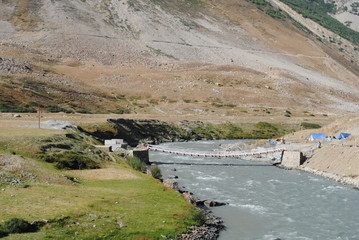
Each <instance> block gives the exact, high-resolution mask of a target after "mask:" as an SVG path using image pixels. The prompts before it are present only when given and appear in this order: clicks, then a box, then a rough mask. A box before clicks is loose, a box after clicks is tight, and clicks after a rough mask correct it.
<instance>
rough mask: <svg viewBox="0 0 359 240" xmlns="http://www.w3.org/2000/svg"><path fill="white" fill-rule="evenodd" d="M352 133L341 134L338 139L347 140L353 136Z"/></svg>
mask: <svg viewBox="0 0 359 240" xmlns="http://www.w3.org/2000/svg"><path fill="white" fill-rule="evenodd" d="M351 135H352V134H351V133H339V136H338V139H339V140H343V139H346V138H347V137H349V136H351Z"/></svg>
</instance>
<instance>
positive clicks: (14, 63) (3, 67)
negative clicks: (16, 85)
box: [0, 57, 33, 74]
mask: <svg viewBox="0 0 359 240" xmlns="http://www.w3.org/2000/svg"><path fill="white" fill-rule="evenodd" d="M32 71H33V70H32V68H31V67H30V66H29V65H28V64H26V63H24V62H21V61H20V60H16V59H13V58H3V57H0V73H1V74H18V73H31V72H32Z"/></svg>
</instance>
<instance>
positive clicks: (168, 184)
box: [163, 179, 179, 191]
mask: <svg viewBox="0 0 359 240" xmlns="http://www.w3.org/2000/svg"><path fill="white" fill-rule="evenodd" d="M163 185H164V186H166V187H169V188H172V189H174V190H176V191H178V190H179V186H178V182H176V181H174V180H172V179H165V180H163Z"/></svg>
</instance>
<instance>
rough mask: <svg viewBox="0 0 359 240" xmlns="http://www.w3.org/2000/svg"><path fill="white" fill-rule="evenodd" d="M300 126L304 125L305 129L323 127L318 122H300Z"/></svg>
mask: <svg viewBox="0 0 359 240" xmlns="http://www.w3.org/2000/svg"><path fill="white" fill-rule="evenodd" d="M300 126H302V127H303V128H304V129H313V128H321V127H322V126H320V125H319V124H317V123H307V122H302V123H301V124H300Z"/></svg>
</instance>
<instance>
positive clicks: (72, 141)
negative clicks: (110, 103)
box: [0, 129, 200, 239]
mask: <svg viewBox="0 0 359 240" xmlns="http://www.w3.org/2000/svg"><path fill="white" fill-rule="evenodd" d="M29 131H30V130H29ZM26 132H27V131H24V135H21V134H14V135H12V134H8V132H7V131H5V130H3V131H2V132H1V133H0V206H1V211H0V230H1V225H4V223H6V221H9V220H10V219H12V218H21V219H24V220H26V221H28V222H29V223H31V222H33V221H44V222H46V224H45V225H44V226H42V227H41V228H40V229H39V231H37V232H31V233H17V234H9V235H8V236H6V237H4V238H3V239H164V238H166V237H175V236H178V235H179V234H180V233H181V232H184V231H186V230H187V229H188V228H189V226H191V225H194V224H197V223H198V222H197V221H196V219H198V215H200V213H199V211H198V210H196V209H195V208H194V207H193V206H192V205H190V204H188V203H187V202H186V201H185V200H184V199H183V197H182V196H181V195H180V194H178V193H177V192H175V191H173V190H171V189H168V188H166V187H164V186H163V185H162V183H160V182H159V181H158V180H156V179H153V178H152V177H149V176H147V175H145V174H143V173H141V172H137V171H135V170H133V169H132V168H130V167H129V166H128V164H127V163H126V161H125V160H124V159H121V158H119V157H117V156H113V157H115V159H116V160H117V162H113V161H111V158H109V157H108V154H109V153H106V152H104V151H102V150H99V149H95V148H94V147H93V144H96V140H94V139H92V138H91V137H89V136H86V135H83V134H81V133H78V132H74V131H72V130H66V131H53V132H51V131H46V130H45V131H43V130H41V129H40V130H35V129H33V130H31V134H26ZM16 133H17V132H16ZM66 151H71V153H72V154H78V155H82V156H85V157H86V159H85V160H86V161H87V160H88V159H95V161H97V163H98V165H97V166H96V168H94V169H87V170H69V169H66V168H63V169H59V168H58V167H57V166H58V165H56V164H54V163H53V162H47V161H45V160H44V158H43V156H44V155H51V154H58V153H62V152H66ZM98 151H100V152H98ZM106 155H107V157H105V156H106ZM65 156H66V155H65ZM71 156H73V155H71ZM98 156H102V157H101V158H99V159H96V157H98ZM2 178H3V179H4V178H7V179H21V180H24V182H23V183H19V184H15V185H12V184H9V183H8V182H6V181H1V179H2Z"/></svg>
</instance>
